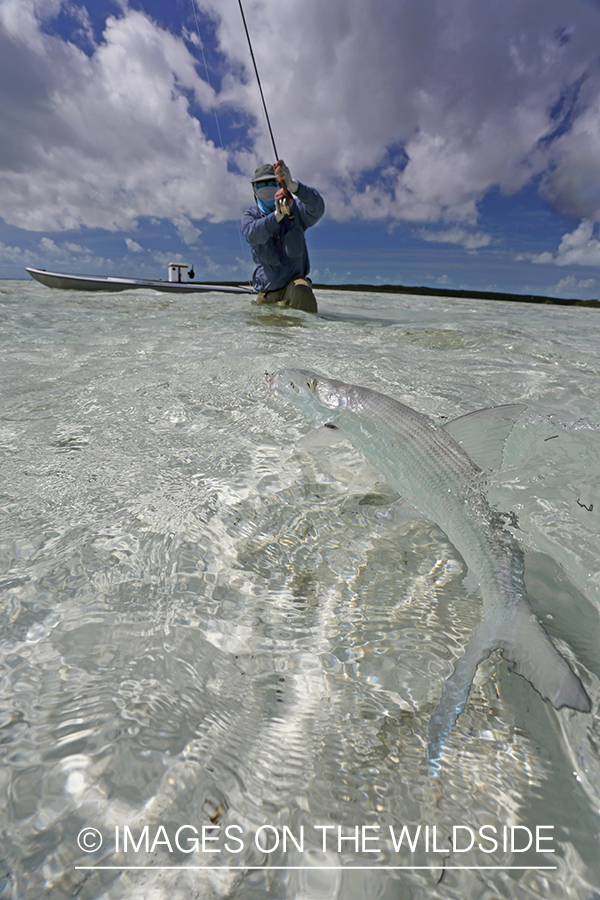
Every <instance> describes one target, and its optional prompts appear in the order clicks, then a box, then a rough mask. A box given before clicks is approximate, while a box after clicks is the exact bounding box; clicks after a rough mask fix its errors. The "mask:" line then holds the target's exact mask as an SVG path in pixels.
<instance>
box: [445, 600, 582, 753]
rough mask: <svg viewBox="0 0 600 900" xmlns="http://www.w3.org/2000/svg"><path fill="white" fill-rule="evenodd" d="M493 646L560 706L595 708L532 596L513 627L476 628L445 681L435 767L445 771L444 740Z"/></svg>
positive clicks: (518, 608)
mask: <svg viewBox="0 0 600 900" xmlns="http://www.w3.org/2000/svg"><path fill="white" fill-rule="evenodd" d="M493 650H501V651H502V655H503V656H504V658H505V659H507V660H509V661H511V662H514V663H515V671H516V672H518V674H519V675H522V676H523V677H524V678H526V679H527V680H528V681H529V682H530V683H531V684H532V685H533V687H534V688H535V689H536V691H537V692H538V693H539V694H541V696H542V697H543V698H544V700H549V701H550V702H551V703H552V705H553V706H554V707H555V709H560V708H561V707H562V706H568V707H570V708H571V709H576V710H579V711H580V712H589V711H590V710H591V706H592V705H591V702H590V698H589V697H588V695H587V693H586V690H585V688H584V686H583V684H582V683H581V681H580V680H579V678H578V677H577V675H576V674H575V673H574V672H573V669H572V668H571V666H570V665H569V663H568V662H567V660H566V659H565V658H564V656H562V654H561V653H559V652H558V650H557V649H556V647H555V646H554V644H553V643H552V641H551V640H550V638H549V637H548V635H547V634H546V632H545V631H544V628H543V626H542V625H541V623H540V622H539V620H538V619H537V617H536V616H535V615H534V614H533V612H532V611H531V608H530V607H529V605H528V603H527V602H526V600H520V601H519V602H518V604H517V606H516V608H515V611H514V613H513V615H512V617H511V619H510V623H509V626H508V628H506V629H502V631H500V630H499V629H498V628H497V627H496V628H491V627H490V626H489V625H487V624H486V623H485V622H483V623H482V624H481V625H480V626H479V627H478V628H477V629H476V631H475V632H474V633H473V636H472V637H471V640H470V641H469V643H468V644H467V647H466V650H465V652H464V655H463V656H461V657H460V659H458V660H457V661H456V665H455V667H454V672H453V673H452V675H451V676H450V677H449V678H448V679H447V681H446V682H445V683H444V686H443V688H442V696H441V698H440V701H439V703H438V705H437V706H436V708H435V709H434V711H433V713H432V716H431V719H430V720H429V727H428V731H427V739H428V751H427V755H428V759H429V764H430V766H431V767H432V769H433V770H436V769H439V760H440V757H441V754H442V749H443V746H444V743H445V741H446V739H447V738H448V736H449V735H450V732H451V731H452V729H453V727H454V724H455V722H456V720H457V719H458V717H459V715H460V714H461V712H462V711H463V709H464V708H465V704H466V702H467V698H468V696H469V691H470V689H471V684H472V682H473V678H474V676H475V672H476V670H477V666H478V665H479V663H480V662H481V661H482V660H484V659H487V657H488V656H489V655H490V653H492V651H493Z"/></svg>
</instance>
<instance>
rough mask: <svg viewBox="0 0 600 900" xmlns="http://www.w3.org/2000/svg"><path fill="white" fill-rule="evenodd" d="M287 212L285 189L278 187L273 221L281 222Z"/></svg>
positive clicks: (287, 214) (288, 212)
mask: <svg viewBox="0 0 600 900" xmlns="http://www.w3.org/2000/svg"><path fill="white" fill-rule="evenodd" d="M289 214H290V211H289V209H288V205H287V203H286V200H285V191H284V190H283V188H279V190H278V191H277V193H276V194H275V221H276V222H281V220H282V219H285V217H286V216H289Z"/></svg>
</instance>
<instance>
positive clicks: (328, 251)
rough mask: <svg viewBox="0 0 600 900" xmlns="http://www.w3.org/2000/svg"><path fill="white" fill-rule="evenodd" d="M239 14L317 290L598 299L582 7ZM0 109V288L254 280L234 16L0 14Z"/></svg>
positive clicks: (348, 7)
mask: <svg viewBox="0 0 600 900" xmlns="http://www.w3.org/2000/svg"><path fill="white" fill-rule="evenodd" d="M244 9H245V12H246V19H247V22H248V27H249V29H250V34H251V37H252V42H253V46H254V51H255V55H256V59H257V63H258V67H259V71H260V75H261V80H262V83H263V89H264V93H265V97H266V101H267V106H268V109H269V114H270V118H271V122H272V125H273V130H274V133H275V139H276V142H277V148H278V151H279V153H280V155H281V156H282V157H283V158H284V159H285V160H286V162H287V163H288V164H289V166H290V168H291V171H292V174H293V176H294V177H295V178H297V179H299V180H300V181H304V182H305V183H307V184H310V185H312V186H314V187H316V188H318V189H319V190H320V191H321V192H322V194H323V196H324V198H325V202H326V207H327V212H326V215H325V217H324V218H323V220H322V221H321V222H320V223H319V224H318V225H317V226H316V227H315V228H313V229H311V230H310V231H309V233H308V242H309V250H310V255H311V261H312V275H313V278H314V279H315V280H317V281H323V282H329V283H336V282H337V283H339V282H349V281H351V282H369V283H374V284H377V283H401V284H407V285H411V284H412V285H417V284H427V285H431V286H433V287H437V286H439V287H440V289H442V290H443V289H444V288H477V289H482V290H504V291H510V292H515V293H530V292H534V293H540V294H548V295H558V296H566V297H580V298H582V299H589V298H594V297H600V225H599V223H600V3H598V2H597V0H485V2H482V0H343V2H342V0H328V2H323V0H302V2H299V0H288V2H286V3H281V2H279V0H245V2H244ZM196 23H197V24H198V29H197V28H196ZM0 109H1V113H0V277H4V278H19V277H22V276H23V268H24V266H25V265H34V266H36V265H37V266H40V267H43V268H47V269H54V270H57V271H65V272H77V273H83V274H105V275H131V276H146V277H164V276H166V267H167V264H168V262H170V261H171V260H179V261H182V262H187V263H190V264H192V263H193V264H194V266H195V269H196V272H197V277H199V278H203V279H207V280H209V279H210V280H216V279H224V280H225V279H239V280H240V281H244V280H247V279H248V278H249V277H250V275H251V271H252V263H251V258H250V253H249V251H248V248H247V246H246V245H245V242H244V241H243V238H242V237H241V234H240V231H239V224H238V223H239V219H240V216H241V212H242V209H243V208H244V206H245V205H248V204H249V203H250V202H252V194H251V188H250V185H249V178H250V176H251V173H252V172H253V170H254V168H255V166H256V165H257V164H258V163H259V162H263V161H270V160H271V159H272V150H271V145H270V141H269V138H268V133H267V128H266V123H265V118H264V115H263V112H262V108H261V105H260V97H259V94H258V90H257V86H256V81H255V78H254V74H253V70H252V68H251V61H250V57H249V53H248V47H247V43H246V38H245V35H244V31H243V27H242V22H241V17H240V12H239V7H238V2H237V0H131V2H129V3H127V2H121V0H93V2H92V0H82V2H77V0H0Z"/></svg>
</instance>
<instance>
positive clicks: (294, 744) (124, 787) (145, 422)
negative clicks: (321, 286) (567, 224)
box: [0, 282, 600, 900]
mask: <svg viewBox="0 0 600 900" xmlns="http://www.w3.org/2000/svg"><path fill="white" fill-rule="evenodd" d="M319 307H320V315H319V316H317V317H311V316H307V315H305V314H303V313H296V312H292V311H282V310H269V309H268V308H265V307H257V306H255V305H252V304H251V303H250V302H249V301H248V299H247V298H243V297H242V298H239V297H234V296H232V297H227V296H224V295H197V296H195V297H194V296H193V295H190V296H187V297H183V296H181V297H176V298H172V299H171V298H168V297H167V298H166V297H165V296H164V295H157V294H155V293H152V292H137V291H136V292H130V293H123V294H116V295H101V294H89V295H87V294H81V293H67V292H61V291H52V290H48V289H46V288H44V287H42V286H41V285H37V284H33V283H27V282H0V341H1V354H2V361H1V366H2V369H1V375H2V378H1V382H2V383H1V389H2V398H1V402H0V452H1V459H2V483H1V486H0V497H1V501H0V515H1V524H0V560H1V575H0V579H1V580H0V588H1V590H0V617H1V619H0V621H1V623H2V630H1V632H0V754H1V756H0V759H1V767H0V791H1V795H2V803H1V806H0V830H1V833H2V841H1V843H0V856H1V857H2V858H1V859H0V898H2V900H4V898H27V900H30V898H31V900H34V898H40V897H52V898H63V897H70V896H77V897H79V898H86V900H87V898H106V900H116V898H121V897H133V898H152V900H159V898H163V897H164V898H167V897H168V898H169V900H176V898H180V897H181V898H191V897H223V898H224V897H231V898H236V900H252V898H262V897H266V896H268V897H277V898H298V900H300V898H306V900H308V898H310V900H313V898H314V900H317V898H338V897H339V898H344V900H353V898H363V897H366V896H368V897H369V898H385V900H387V898H401V900H407V898H421V897H424V896H427V897H439V898H461V900H464V898H469V900H472V898H489V900H497V898H502V897H514V898H529V897H532V896H544V897H551V898H557V900H558V898H561V900H562V898H565V897H572V898H586V900H591V898H598V897H600V840H599V836H598V835H599V831H600V756H599V752H600V751H599V747H600V719H599V716H598V702H599V698H600V683H599V677H600V565H599V563H598V559H599V549H600V378H599V375H600V356H599V354H598V347H600V315H599V314H598V312H597V311H595V310H588V309H579V308H578V309H567V308H562V307H555V306H549V307H545V306H533V305H527V304H521V303H511V304H505V303H496V302H476V301H464V300H450V299H446V298H417V297H409V296H395V295H378V294H358V293H353V294H343V293H337V292H320V293H319ZM287 365H296V366H301V367H304V368H312V369H315V370H316V371H320V372H323V373H326V374H329V375H331V376H333V377H336V378H339V379H342V380H345V381H352V382H354V383H358V384H363V385H365V386H369V387H372V388H375V389H377V390H380V391H382V392H384V393H388V394H391V395H393V396H395V397H397V398H398V399H400V400H402V401H404V402H406V403H408V404H409V405H411V406H413V407H415V408H416V409H419V410H421V411H423V412H425V413H427V414H429V415H431V416H432V417H433V418H434V419H435V420H436V421H439V422H442V421H443V419H442V417H443V416H446V417H454V416H457V415H461V414H462V413H465V412H468V411H469V410H472V409H475V408H478V407H482V406H491V405H496V404H501V403H508V402H513V401H516V400H519V401H525V402H526V403H527V412H526V413H525V414H524V415H523V416H522V417H521V418H520V419H519V421H518V422H517V425H516V427H515V429H514V430H513V432H512V433H511V436H510V438H509V441H508V443H507V446H506V450H505V457H504V463H503V466H502V468H501V469H500V470H499V471H498V472H496V473H494V474H493V475H491V476H490V478H489V480H488V488H489V490H488V496H489V500H490V502H491V503H492V504H493V505H495V506H497V508H498V509H499V510H500V511H501V512H502V513H505V514H506V515H505V518H506V523H507V527H509V528H510V529H511V530H512V531H513V533H514V534H515V536H516V537H517V539H518V540H519V543H520V545H521V547H522V548H523V550H524V552H525V555H526V556H525V560H526V582H527V586H528V590H529V593H530V597H531V603H532V606H533V607H534V609H535V611H536V612H537V614H538V615H539V616H540V617H541V619H542V620H543V622H544V624H545V626H546V628H547V630H548V632H549V633H550V634H551V636H552V638H553V639H554V640H555V642H556V643H557V645H558V646H559V647H560V649H561V651H562V652H563V653H564V654H565V655H566V656H567V657H568V658H569V660H570V661H571V664H572V665H573V667H574V668H575V669H576V670H577V672H578V673H579V675H580V677H581V678H582V680H583V682H584V684H585V686H586V689H587V691H588V693H589V694H590V697H591V698H592V713H591V714H590V715H585V714H581V713H575V712H572V711H570V710H564V709H563V710H561V711H559V712H556V711H555V710H554V709H553V708H552V707H551V706H550V705H549V704H547V703H544V702H543V701H542V700H541V698H540V697H539V695H538V694H537V693H536V692H535V691H534V690H533V689H532V688H531V687H530V685H529V684H528V683H527V682H525V681H524V680H523V679H522V678H520V677H519V676H517V675H516V674H514V673H512V672H511V671H510V667H509V665H508V664H507V663H506V662H504V661H503V660H502V659H501V658H500V657H498V656H494V657H492V658H490V660H488V661H487V662H485V663H484V664H482V665H481V666H480V668H479V671H478V674H477V676H476V683H475V686H474V688H473V690H472V692H471V696H470V699H469V702H468V704H467V708H466V710H465V712H464V713H463V714H462V715H461V717H460V718H459V720H458V723H457V725H456V727H455V729H454V731H453V733H452V735H451V737H450V739H449V740H448V742H447V745H446V747H445V751H444V756H443V762H442V768H441V771H440V773H439V775H438V777H432V774H431V773H430V771H429V769H428V766H427V759H426V730H427V723H428V719H429V716H430V714H431V711H432V709H433V706H434V705H435V703H436V702H437V700H438V699H439V695H440V691H441V685H442V683H443V681H444V679H445V678H446V677H447V676H448V675H449V674H450V672H451V671H452V666H453V662H454V660H455V659H456V658H457V657H459V656H460V655H461V653H462V651H463V648H464V646H465V643H466V641H467V640H468V638H469V636H470V635H471V633H472V631H473V629H474V628H475V626H476V624H477V622H478V621H479V620H480V617H481V601H480V599H479V597H478V595H477V591H476V590H473V589H471V588H470V585H469V582H468V580H467V582H466V583H465V576H466V574H467V573H466V569H465V565H464V563H463V561H462V560H461V559H460V557H459V556H458V554H457V553H456V551H455V550H454V548H453V547H452V545H451V544H450V543H449V542H448V540H447V539H446V538H445V536H444V534H443V533H442V532H441V531H440V530H439V529H438V528H437V527H436V526H435V525H430V524H426V523H423V522H418V523H415V522H405V523H403V524H395V525H394V524H391V523H390V522H389V517H386V516H384V515H382V513H384V512H386V511H387V510H388V509H389V507H390V506H391V505H392V503H393V502H394V500H395V499H396V494H395V493H394V491H393V490H392V489H391V488H390V487H389V486H388V485H386V484H381V483H376V482H375V480H374V478H373V475H372V473H371V472H370V471H369V470H368V469H366V468H364V465H363V460H362V458H361V456H360V454H359V453H358V452H357V451H355V450H354V449H352V448H350V447H349V446H348V445H344V444H341V445H339V446H338V447H334V448H327V449H322V450H318V451H311V452H310V453H309V452H306V451H304V450H300V449H298V448H297V446H296V444H297V442H298V439H299V438H300V437H301V436H302V435H303V434H306V433H307V432H308V431H310V429H311V428H312V427H313V423H311V422H310V421H307V420H306V419H305V418H304V417H303V416H302V415H301V414H300V413H299V412H297V411H296V410H294V409H293V408H292V407H290V406H288V405H287V404H286V403H285V401H284V400H283V399H281V398H279V397H277V396H273V395H270V394H269V393H268V391H267V389H266V384H265V379H264V372H265V371H269V372H273V371H275V370H277V369H279V368H281V367H282V366H287ZM403 825H406V826H407V829H408V831H409V833H410V836H411V837H413V838H414V837H415V835H416V833H417V828H418V826H421V832H419V839H418V840H417V841H416V843H415V845H414V846H415V850H414V852H411V851H410V850H409V849H408V847H407V843H406V839H405V840H404V843H403V846H402V848H401V849H400V850H399V852H398V853H396V852H394V847H393V841H392V837H391V834H390V827H391V828H392V829H393V830H394V834H395V835H396V836H399V834H400V832H401V829H402V826H403ZM486 825H487V826H490V829H488V831H487V832H485V833H484V835H480V834H479V831H478V830H479V829H480V828H482V827H483V826H486ZM145 826H147V827H146V831H144V827H145ZM161 826H162V829H163V830H162V831H161V830H160V827H161ZM183 826H190V827H189V828H187V829H186V830H184V831H181V832H180V833H179V838H178V839H177V840H176V838H175V835H176V833H177V830H178V828H182V827H183ZM203 826H205V827H208V826H213V828H214V830H212V831H210V832H209V831H206V832H205V835H206V838H207V839H206V841H205V852H202V847H200V848H199V852H197V853H196V852H192V853H188V852H185V851H186V850H189V849H190V847H192V845H191V844H189V843H185V840H186V839H187V838H189V837H191V836H193V835H194V832H193V830H192V827H193V828H195V829H196V830H197V831H198V832H201V830H202V827H203ZM264 826H267V827H266V828H265V827H264ZM284 826H287V828H288V829H289V831H288V832H287V833H286V835H287V838H288V840H287V845H286V850H285V852H284V851H283V846H282V844H283V829H284ZM322 826H332V828H331V829H330V830H329V831H323V828H322ZM356 826H358V827H359V836H360V840H359V845H358V848H357V846H356V844H355V843H354V841H353V840H350V839H349V838H354V837H355V828H356ZM457 826H461V827H462V830H460V829H459V830H458V831H457V832H453V828H456V827H457ZM515 826H519V827H520V828H518V829H517V830H516V831H515V830H514V828H515ZM536 826H551V828H550V830H548V828H546V830H545V831H542V832H540V833H541V834H542V835H543V836H550V837H551V840H550V841H549V842H546V843H543V842H542V843H541V844H540V848H539V849H540V852H537V849H536V847H535V841H534V845H533V846H532V847H531V849H530V850H528V851H525V852H518V851H519V850H520V848H521V847H523V846H525V843H526V841H527V836H528V833H529V832H528V831H526V829H529V831H530V832H531V833H532V834H533V835H534V836H535V828H536ZM92 827H93V828H96V829H97V830H98V831H99V832H100V834H101V836H102V839H103V845H102V847H101V849H99V850H97V851H95V852H90V853H85V852H82V850H81V849H80V848H79V846H78V835H80V833H81V832H82V829H86V828H92ZM511 827H512V829H513V831H512V832H511V830H510V829H511ZM127 828H128V829H129V832H127V831H126V829H127ZM227 828H229V829H230V830H229V832H227V833H226V831H225V829H227ZM338 828H340V829H341V831H338ZM363 828H364V829H365V831H364V832H363V831H362V829H363ZM377 828H378V829H379V830H377ZM434 828H435V829H436V831H435V844H434V843H433V836H434ZM469 828H470V829H471V830H472V832H473V833H474V834H475V838H476V840H475V844H474V846H473V848H472V850H468V851H466V852H461V849H463V848H465V847H466V846H467V845H468V842H469V836H470V832H469V831H468V829H469ZM492 828H494V829H496V830H495V832H493V831H492V830H491V829H492ZM504 828H506V829H507V831H506V834H508V835H510V834H511V833H512V834H513V835H516V847H517V849H516V850H515V852H511V847H510V844H508V845H507V847H506V849H505V847H504V846H503V843H502V841H503V837H502V836H503V834H505V832H504ZM217 829H220V830H217ZM236 829H237V830H236ZM261 829H262V830H261ZM363 833H364V834H365V836H366V837H367V838H369V837H371V838H373V841H372V842H371V843H369V842H368V840H367V841H366V843H365V845H364V851H365V852H363V847H362V844H361V841H362V835H363ZM494 833H495V834H496V837H497V840H498V847H497V849H496V850H493V845H492V843H491V842H490V840H489V836H490V835H493V834H494ZM226 834H227V835H228V836H229V837H230V838H231V839H229V840H227V837H226ZM276 834H278V835H279V846H278V847H277V849H275V850H273V852H268V851H269V850H270V849H271V847H272V846H273V845H274V843H275V840H276V837H275V835H276ZM453 834H454V835H455V836H456V835H458V837H457V838H455V840H454V844H453V843H452V836H453ZM289 835H293V836H294V837H295V839H296V843H297V844H299V845H300V847H301V849H298V847H297V846H295V844H294V843H293V841H292V840H291V838H290V837H289ZM302 835H303V836H304V844H302V843H301V840H300V839H301V836H302ZM340 835H341V836H342V838H348V840H342V844H341V847H342V852H341V853H339V852H338V849H339V847H338V839H339V837H340ZM425 835H427V843H426V839H425ZM129 836H133V837H134V839H135V840H136V841H137V842H138V843H137V845H135V846H137V847H138V849H137V850H136V849H135V846H132V844H131V841H130V840H129V844H128V847H127V848H124V846H123V842H124V840H125V839H126V838H129ZM324 836H325V839H326V850H325V852H323V838H324ZM486 836H487V837H486ZM210 837H212V838H214V840H213V841H212V842H211V841H210V840H208V838H210ZM117 838H118V840H119V847H118V848H116V847H115V841H116V840H117ZM234 838H239V840H237V842H236V840H234ZM376 838H378V840H376ZM146 839H147V841H148V844H146ZM91 840H92V837H91V836H88V837H85V836H84V837H80V841H91ZM508 840H509V841H510V837H509V838H508ZM177 842H178V843H179V844H180V848H178V847H177ZM465 842H466V843H465ZM524 842H525V843H524ZM478 843H479V844H480V846H479V847H478V846H477V845H478ZM152 844H154V848H153V847H152ZM257 844H258V846H257ZM91 847H92V844H90V843H88V844H87V848H88V849H91ZM181 848H183V849H181ZM261 848H262V850H261ZM373 849H375V850H376V852H371V853H369V852H367V851H368V850H373ZM550 849H553V850H554V851H555V852H554V853H550V852H544V851H549V850H550ZM153 850H154V852H152V851H153ZM492 850H493V852H492ZM437 851H440V852H437ZM202 865H210V866H222V867H224V868H222V869H216V868H215V869H211V870H209V871H198V870H197V869H195V868H192V867H194V866H202ZM265 865H268V866H271V867H280V868H271V869H270V870H265V869H263V868H260V867H262V866H265ZM84 866H88V867H95V868H96V871H91V869H89V868H88V869H83V868H81V867H84ZM110 866H112V867H114V868H100V867H110ZM133 866H145V867H146V868H144V869H143V870H139V869H137V870H136V869H132V868H125V867H133ZM167 866H171V867H179V868H170V869H166V868H163V867H167ZM250 866H255V867H259V868H254V869H250V868H247V867H250ZM351 866H362V867H371V868H360V869H358V868H357V869H355V870H354V871H351V870H350V867H351ZM384 866H388V867H393V866H405V867H412V868H402V869H399V868H383V867H384ZM441 866H445V870H444V869H442V868H441ZM547 866H552V867H553V868H550V869H547V868H544V867H547ZM227 867H229V868H227ZM235 867H238V868H235ZM291 867H296V868H291ZM302 867H310V868H302ZM433 867H438V868H433ZM459 867H462V868H459ZM484 867H487V868H484ZM490 867H494V868H490ZM515 867H520V868H515ZM440 879H441V881H440ZM438 881H439V884H438Z"/></svg>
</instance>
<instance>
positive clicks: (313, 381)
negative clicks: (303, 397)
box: [306, 378, 317, 391]
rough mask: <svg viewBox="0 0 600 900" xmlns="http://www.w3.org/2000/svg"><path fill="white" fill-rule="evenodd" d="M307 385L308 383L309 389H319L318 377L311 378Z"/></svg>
mask: <svg viewBox="0 0 600 900" xmlns="http://www.w3.org/2000/svg"><path fill="white" fill-rule="evenodd" d="M306 385H307V387H308V389H309V391H316V389H317V379H316V378H309V379H308V381H307V382H306Z"/></svg>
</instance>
